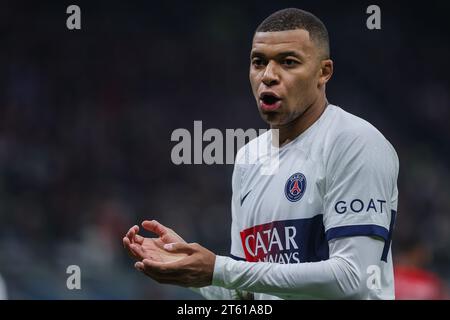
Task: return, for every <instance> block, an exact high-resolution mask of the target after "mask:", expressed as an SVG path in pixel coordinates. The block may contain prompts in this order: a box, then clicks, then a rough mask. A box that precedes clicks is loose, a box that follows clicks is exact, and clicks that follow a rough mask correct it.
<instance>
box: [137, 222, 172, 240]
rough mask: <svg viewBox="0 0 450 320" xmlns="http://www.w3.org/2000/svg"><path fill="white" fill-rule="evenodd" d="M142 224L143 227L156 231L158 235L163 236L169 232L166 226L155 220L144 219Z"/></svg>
mask: <svg viewBox="0 0 450 320" xmlns="http://www.w3.org/2000/svg"><path fill="white" fill-rule="evenodd" d="M142 226H143V227H144V229H146V230H148V231H151V232H153V233H156V234H157V235H158V236H160V237H162V236H164V235H165V234H167V233H168V232H169V230H168V228H167V227H165V226H163V225H162V224H161V223H159V222H158V221H156V220H152V221H149V220H145V221H144V222H142Z"/></svg>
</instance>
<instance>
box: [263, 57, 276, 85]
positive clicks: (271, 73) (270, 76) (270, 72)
mask: <svg viewBox="0 0 450 320" xmlns="http://www.w3.org/2000/svg"><path fill="white" fill-rule="evenodd" d="M276 71H277V70H276V65H275V62H274V61H270V62H269V63H268V64H267V66H266V68H265V70H264V74H263V77H262V82H263V83H264V84H265V85H266V86H268V87H270V86H273V85H275V84H278V83H279V82H280V79H279V77H278V74H277V72H276Z"/></svg>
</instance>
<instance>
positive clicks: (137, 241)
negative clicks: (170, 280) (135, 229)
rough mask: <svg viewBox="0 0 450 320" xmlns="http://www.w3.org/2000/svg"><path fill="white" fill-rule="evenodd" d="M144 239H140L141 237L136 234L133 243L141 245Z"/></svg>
mask: <svg viewBox="0 0 450 320" xmlns="http://www.w3.org/2000/svg"><path fill="white" fill-rule="evenodd" d="M144 239H145V238H144V237H142V236H140V235H138V234H136V235H135V236H134V242H136V243H137V244H143V243H144Z"/></svg>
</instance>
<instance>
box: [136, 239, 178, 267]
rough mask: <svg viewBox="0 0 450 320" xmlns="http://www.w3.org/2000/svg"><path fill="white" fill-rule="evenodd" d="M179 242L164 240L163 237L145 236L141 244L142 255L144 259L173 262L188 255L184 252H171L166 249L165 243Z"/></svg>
mask: <svg viewBox="0 0 450 320" xmlns="http://www.w3.org/2000/svg"><path fill="white" fill-rule="evenodd" d="M172 242H179V241H170V242H164V241H163V240H162V238H161V237H160V238H144V240H143V241H142V244H141V256H142V258H143V259H151V260H155V261H159V262H173V261H177V260H179V259H182V258H184V257H185V256H186V254H184V253H171V252H168V251H166V250H164V247H163V246H164V244H166V243H172Z"/></svg>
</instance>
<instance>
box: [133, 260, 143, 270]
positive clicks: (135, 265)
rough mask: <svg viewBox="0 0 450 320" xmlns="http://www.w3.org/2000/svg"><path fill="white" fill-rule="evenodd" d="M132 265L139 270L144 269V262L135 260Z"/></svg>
mask: <svg viewBox="0 0 450 320" xmlns="http://www.w3.org/2000/svg"><path fill="white" fill-rule="evenodd" d="M134 267H135V268H136V269H137V270H139V271H141V272H143V271H144V264H143V263H142V262H141V261H138V262H136V263H135V264H134Z"/></svg>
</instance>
